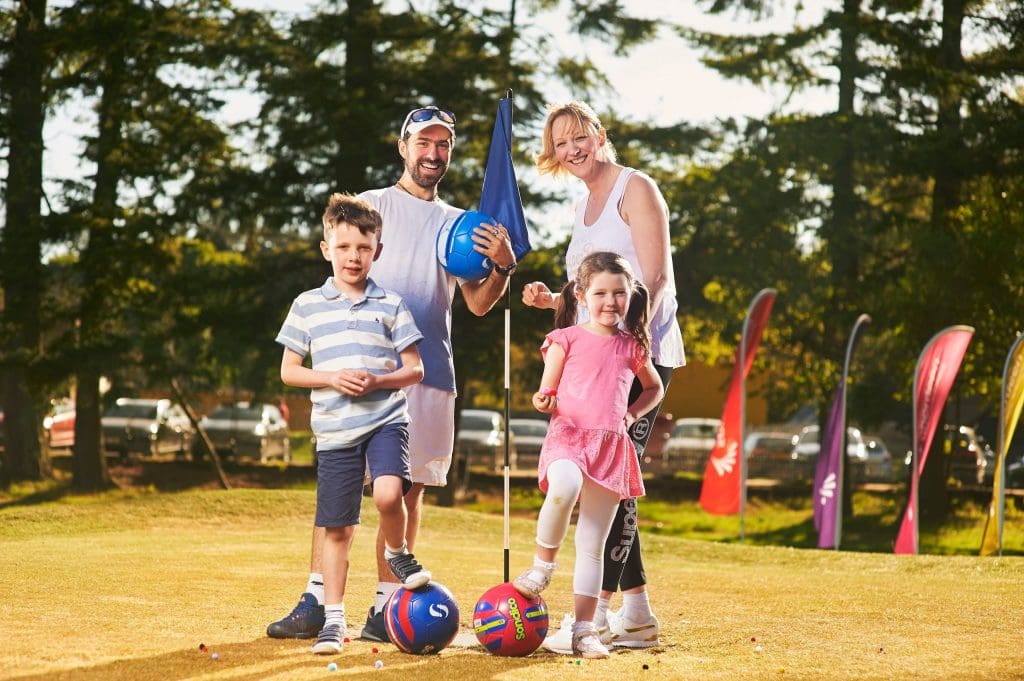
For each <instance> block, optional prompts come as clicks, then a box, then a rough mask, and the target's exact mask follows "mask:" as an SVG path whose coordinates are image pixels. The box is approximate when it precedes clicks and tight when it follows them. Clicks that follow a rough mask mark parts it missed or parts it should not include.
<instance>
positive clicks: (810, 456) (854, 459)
mask: <svg viewBox="0 0 1024 681" xmlns="http://www.w3.org/2000/svg"><path fill="white" fill-rule="evenodd" d="M820 451H821V444H820V443H819V442H818V426H817V425H810V426H804V427H803V429H801V431H800V432H799V433H797V434H796V435H794V436H793V449H792V451H790V454H789V456H790V458H791V459H792V460H793V461H794V462H795V463H796V464H797V465H798V468H799V470H800V477H806V476H808V475H809V476H810V477H811V478H813V477H814V468H815V466H816V465H817V462H818V452H820ZM846 457H847V459H848V461H849V463H850V466H851V471H852V473H853V477H852V480H854V481H860V479H861V478H862V477H863V466H864V465H865V464H866V463H867V461H868V448H867V445H866V444H865V443H864V436H863V435H861V432H860V428H856V427H854V426H847V428H846Z"/></svg>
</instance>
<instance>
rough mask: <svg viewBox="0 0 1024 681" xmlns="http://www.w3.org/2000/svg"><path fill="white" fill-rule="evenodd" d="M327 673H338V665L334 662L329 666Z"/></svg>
mask: <svg viewBox="0 0 1024 681" xmlns="http://www.w3.org/2000/svg"><path fill="white" fill-rule="evenodd" d="M327 671H329V672H336V671H338V665H337V664H336V663H334V662H331V663H330V664H328V665H327Z"/></svg>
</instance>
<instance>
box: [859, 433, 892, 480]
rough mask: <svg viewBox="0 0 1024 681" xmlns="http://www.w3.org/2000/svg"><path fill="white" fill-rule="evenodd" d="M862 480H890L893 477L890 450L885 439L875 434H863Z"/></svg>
mask: <svg viewBox="0 0 1024 681" xmlns="http://www.w3.org/2000/svg"><path fill="white" fill-rule="evenodd" d="M864 453H865V454H866V455H867V458H866V459H865V461H864V467H863V473H864V475H863V478H862V479H863V480H864V481H865V482H892V481H893V479H894V478H895V470H894V469H893V465H892V464H893V460H892V452H890V451H889V447H888V446H886V444H885V441H884V440H883V439H882V438H880V437H879V436H877V435H865V436H864Z"/></svg>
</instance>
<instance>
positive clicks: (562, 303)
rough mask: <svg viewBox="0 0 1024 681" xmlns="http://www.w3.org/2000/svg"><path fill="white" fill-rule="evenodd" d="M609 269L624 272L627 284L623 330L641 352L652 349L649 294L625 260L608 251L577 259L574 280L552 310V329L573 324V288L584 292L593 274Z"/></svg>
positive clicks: (574, 308)
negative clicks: (626, 306) (577, 267)
mask: <svg viewBox="0 0 1024 681" xmlns="http://www.w3.org/2000/svg"><path fill="white" fill-rule="evenodd" d="M600 272H610V273H611V274H622V275H625V277H626V281H627V282H628V284H629V287H630V296H629V308H628V309H627V310H626V319H625V322H626V331H628V332H629V335H631V336H632V337H633V338H635V339H636V342H637V343H639V344H640V347H642V348H643V349H644V352H646V353H648V354H649V353H650V351H651V333H650V331H649V330H648V328H647V323H648V317H649V316H650V304H651V300H650V293H649V292H648V291H647V287H646V286H644V283H643V282H642V281H640V280H639V279H637V278H636V277H635V276H633V270H632V269H631V268H630V266H629V263H628V262H626V259H625V258H623V257H622V256H620V255H616V254H615V253H611V252H609V251H595V252H594V253H591V254H590V255H588V256H587V257H585V258H584V259H583V261H582V262H580V266H579V269H578V270H576V280H575V281H570V282H569V283H568V284H566V285H565V287H564V288H562V295H561V296H559V298H558V307H557V309H556V310H555V328H557V329H564V328H566V327H567V326H572V325H573V324H575V323H576V295H575V294H576V288H577V287H579V290H580V291H583V292H586V290H587V288H588V287H589V286H590V280H591V279H592V278H593V276H594V275H595V274H598V273H600Z"/></svg>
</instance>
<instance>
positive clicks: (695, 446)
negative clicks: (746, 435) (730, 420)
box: [663, 417, 722, 473]
mask: <svg viewBox="0 0 1024 681" xmlns="http://www.w3.org/2000/svg"><path fill="white" fill-rule="evenodd" d="M721 424H722V422H721V420H720V419H710V418H697V417H691V418H681V419H676V422H675V424H674V425H673V426H672V432H671V433H669V436H668V441H667V442H665V449H664V454H663V465H664V468H665V469H666V470H669V471H690V472H694V473H702V472H703V471H704V467H705V465H706V464H707V462H708V456H709V455H710V454H711V450H712V449H713V448H714V446H715V436H716V435H717V434H718V428H719V427H720V426H721Z"/></svg>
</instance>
